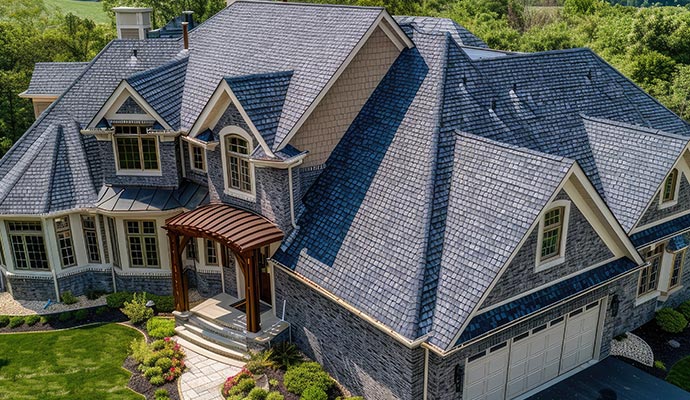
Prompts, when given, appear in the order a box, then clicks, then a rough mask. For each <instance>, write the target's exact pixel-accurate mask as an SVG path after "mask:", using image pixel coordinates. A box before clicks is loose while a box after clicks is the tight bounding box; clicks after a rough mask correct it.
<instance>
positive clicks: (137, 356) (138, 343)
mask: <svg viewBox="0 0 690 400" xmlns="http://www.w3.org/2000/svg"><path fill="white" fill-rule="evenodd" d="M129 352H130V354H131V355H132V358H134V360H136V362H138V363H143V362H144V360H145V359H146V358H147V357H149V356H150V355H151V353H152V351H151V349H149V346H148V345H147V344H146V339H135V340H133V341H132V343H131V344H130V345H129Z"/></svg>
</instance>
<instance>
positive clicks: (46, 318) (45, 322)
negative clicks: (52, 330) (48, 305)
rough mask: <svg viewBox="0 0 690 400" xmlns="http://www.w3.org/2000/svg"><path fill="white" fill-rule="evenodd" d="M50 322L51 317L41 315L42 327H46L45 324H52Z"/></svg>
mask: <svg viewBox="0 0 690 400" xmlns="http://www.w3.org/2000/svg"><path fill="white" fill-rule="evenodd" d="M50 321H51V319H50V317H49V316H47V315H41V325H45V324H47V323H48V322H50Z"/></svg>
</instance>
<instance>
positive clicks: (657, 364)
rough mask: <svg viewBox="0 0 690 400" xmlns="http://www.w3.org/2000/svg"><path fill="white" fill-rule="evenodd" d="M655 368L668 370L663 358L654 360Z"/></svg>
mask: <svg viewBox="0 0 690 400" xmlns="http://www.w3.org/2000/svg"><path fill="white" fill-rule="evenodd" d="M654 368H658V369H660V370H662V371H666V364H664V362H663V361H661V360H656V361H654Z"/></svg>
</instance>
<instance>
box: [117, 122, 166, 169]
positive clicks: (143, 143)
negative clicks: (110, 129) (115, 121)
mask: <svg viewBox="0 0 690 400" xmlns="http://www.w3.org/2000/svg"><path fill="white" fill-rule="evenodd" d="M146 128H147V127H145V126H126V125H123V126H116V127H115V135H116V136H115V147H116V149H117V164H118V168H119V169H121V170H139V171H157V170H158V169H159V166H158V140H157V139H156V137H155V136H147V134H146Z"/></svg>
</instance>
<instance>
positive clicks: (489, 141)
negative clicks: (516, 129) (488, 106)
mask: <svg viewBox="0 0 690 400" xmlns="http://www.w3.org/2000/svg"><path fill="white" fill-rule="evenodd" d="M455 134H456V135H457V136H460V137H464V138H466V139H470V140H474V141H477V142H482V143H486V144H489V145H491V146H494V147H498V148H503V149H506V150H511V151H513V152H516V153H522V154H525V155H529V156H532V157H539V158H543V159H546V160H549V161H553V162H558V163H568V164H573V163H575V160H573V159H571V158H568V157H562V156H557V155H553V154H549V153H544V152H541V151H536V150H532V149H529V148H527V147H522V146H516V145H512V144H509V143H506V142H502V141H497V140H493V139H489V138H487V137H484V136H479V135H475V134H473V133H469V132H465V131H462V130H458V129H456V130H455Z"/></svg>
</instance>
